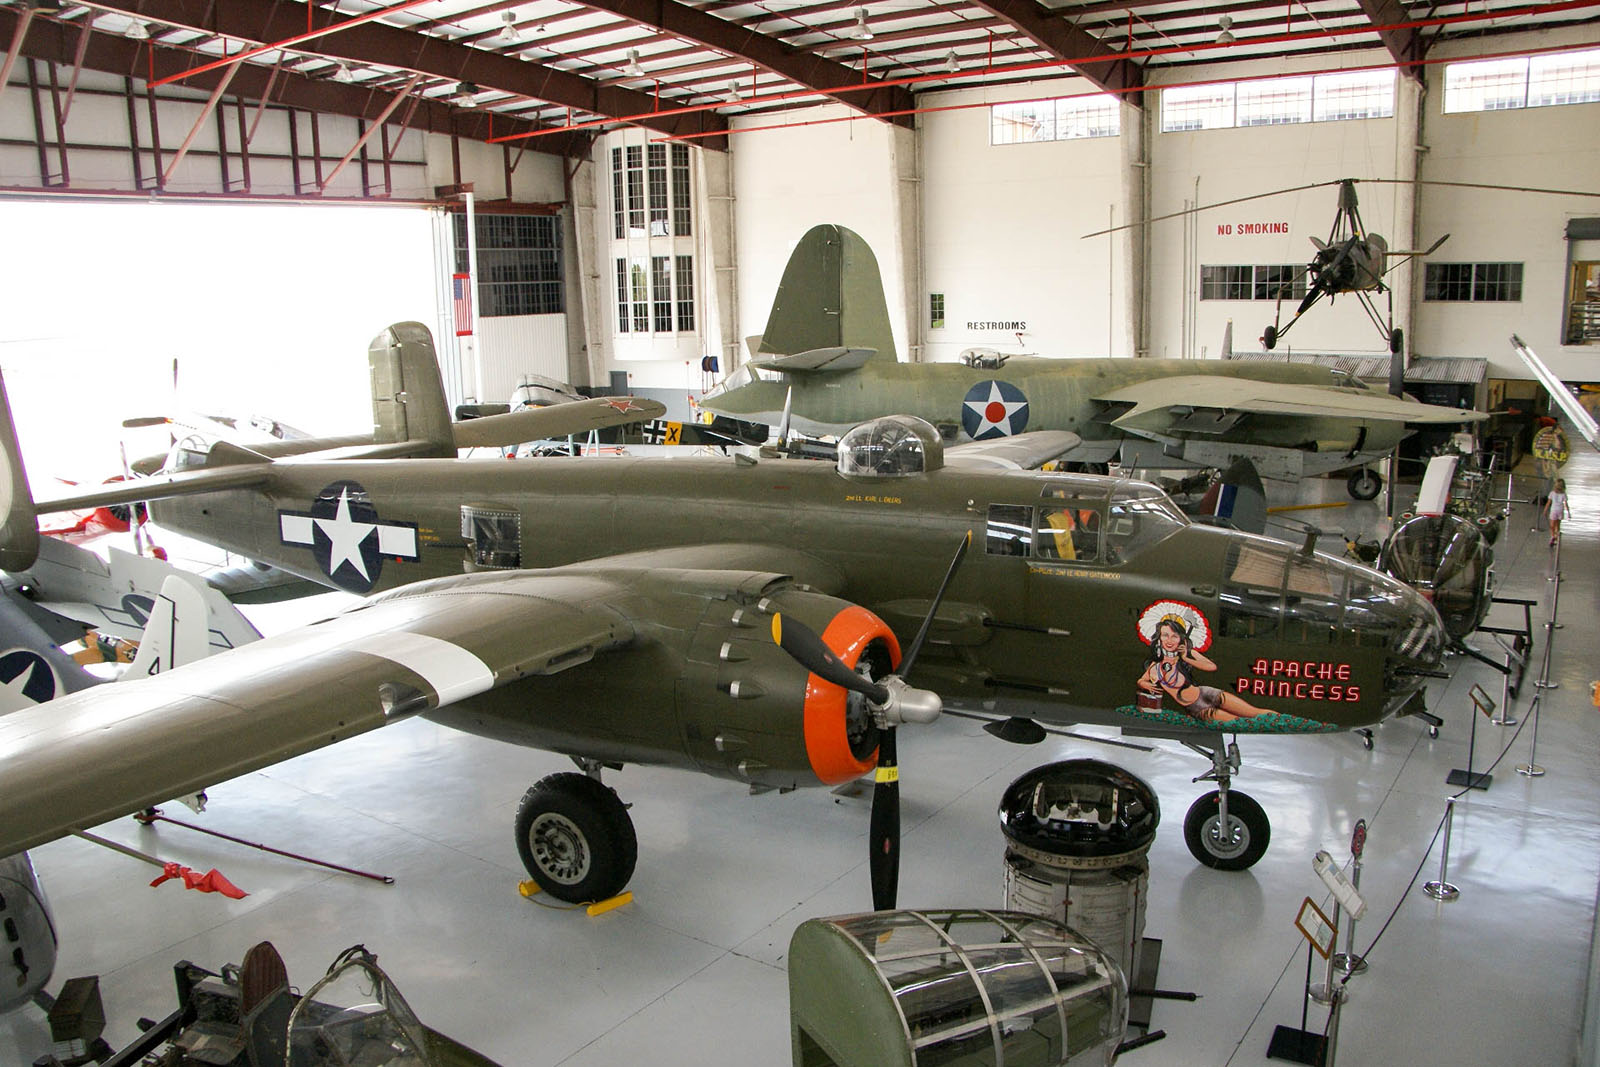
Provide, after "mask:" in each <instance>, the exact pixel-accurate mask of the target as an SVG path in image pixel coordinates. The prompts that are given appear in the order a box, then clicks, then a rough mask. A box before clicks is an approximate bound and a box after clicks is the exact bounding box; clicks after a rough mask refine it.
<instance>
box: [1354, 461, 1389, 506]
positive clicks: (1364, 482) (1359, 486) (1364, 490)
mask: <svg viewBox="0 0 1600 1067" xmlns="http://www.w3.org/2000/svg"><path fill="white" fill-rule="evenodd" d="M1345 488H1346V489H1348V490H1349V491H1350V495H1351V497H1353V498H1354V499H1356V500H1371V499H1373V498H1374V497H1376V496H1377V495H1378V490H1380V489H1382V488H1383V479H1382V478H1380V477H1378V476H1377V475H1376V474H1374V473H1373V472H1372V471H1370V470H1368V469H1367V468H1366V467H1362V468H1361V469H1360V470H1358V471H1355V472H1353V473H1352V474H1351V475H1350V478H1349V480H1348V481H1346V482H1345Z"/></svg>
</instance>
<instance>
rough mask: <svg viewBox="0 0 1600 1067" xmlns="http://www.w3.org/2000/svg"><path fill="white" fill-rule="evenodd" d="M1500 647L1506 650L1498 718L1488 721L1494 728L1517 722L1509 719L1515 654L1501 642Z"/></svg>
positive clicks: (1513, 724) (1512, 724)
mask: <svg viewBox="0 0 1600 1067" xmlns="http://www.w3.org/2000/svg"><path fill="white" fill-rule="evenodd" d="M1495 636H1496V637H1498V636H1499V635H1498V634H1496V635H1495ZM1501 647H1502V648H1504V649H1505V650H1506V673H1505V674H1504V675H1503V676H1502V677H1501V678H1500V717H1499V718H1498V719H1494V718H1491V719H1490V720H1489V721H1490V722H1491V723H1493V724H1494V725H1496V726H1515V725H1517V720H1516V719H1513V718H1512V717H1511V664H1512V661H1513V659H1514V657H1515V655H1516V653H1515V652H1514V651H1513V650H1512V649H1511V646H1509V645H1506V644H1505V643H1504V642H1503V641H1502V642H1501Z"/></svg>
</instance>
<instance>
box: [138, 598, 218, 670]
mask: <svg viewBox="0 0 1600 1067" xmlns="http://www.w3.org/2000/svg"><path fill="white" fill-rule="evenodd" d="M210 654H211V641H210V627H209V625H208V619H207V614H206V602H205V598H204V597H203V596H201V595H200V591H199V590H198V589H196V588H195V587H194V586H192V585H190V584H189V583H188V582H186V581H184V580H183V579H182V578H179V577H178V576H177V575H176V574H170V575H168V576H167V579H166V581H164V582H162V583H161V595H160V596H158V597H156V598H155V604H154V606H153V607H151V609H150V620H149V621H148V622H146V623H145V626H144V637H143V639H142V640H140V642H139V651H138V652H137V653H136V654H135V655H134V657H133V662H132V663H131V664H129V665H128V669H127V671H126V672H124V677H128V678H142V677H144V676H146V675H150V674H160V673H161V672H162V671H170V670H172V668H174V667H179V666H182V665H183V664H186V663H194V662H195V661H197V660H201V659H204V658H205V657H206V656H208V655H210Z"/></svg>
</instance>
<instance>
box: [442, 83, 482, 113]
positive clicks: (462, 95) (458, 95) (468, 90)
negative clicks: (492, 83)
mask: <svg viewBox="0 0 1600 1067" xmlns="http://www.w3.org/2000/svg"><path fill="white" fill-rule="evenodd" d="M481 92H483V90H482V89H479V88H478V87H477V86H476V85H474V84H472V83H471V82H457V83H456V91H455V93H454V95H452V96H451V97H450V102H451V103H453V104H459V105H460V106H461V107H471V106H472V105H473V104H476V103H477V102H478V94H479V93H481Z"/></svg>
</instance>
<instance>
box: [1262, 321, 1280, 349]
mask: <svg viewBox="0 0 1600 1067" xmlns="http://www.w3.org/2000/svg"><path fill="white" fill-rule="evenodd" d="M1277 345H1278V328H1277V327H1276V326H1268V327H1267V328H1266V329H1265V330H1262V331H1261V347H1262V348H1265V349H1266V350H1267V351H1268V352H1271V351H1272V350H1273V349H1274V348H1276V347H1277Z"/></svg>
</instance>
